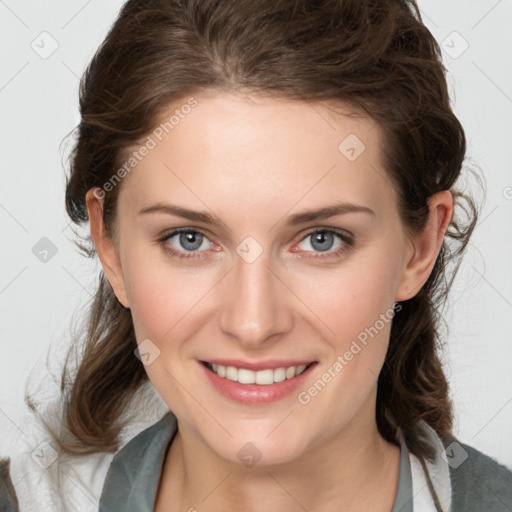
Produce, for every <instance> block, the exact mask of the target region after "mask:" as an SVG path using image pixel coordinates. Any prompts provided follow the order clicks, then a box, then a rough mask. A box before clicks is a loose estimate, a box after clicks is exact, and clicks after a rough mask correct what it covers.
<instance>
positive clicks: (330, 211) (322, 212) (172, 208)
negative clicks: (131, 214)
mask: <svg viewBox="0 0 512 512" xmlns="http://www.w3.org/2000/svg"><path fill="white" fill-rule="evenodd" d="M354 212H362V213H369V214H370V215H375V212H374V211H373V210H371V209H370V208H368V207H366V206H362V205H357V204H352V203H336V204H334V205H331V206H325V207H323V208H319V209H316V210H307V211H304V212H301V213H295V214H293V215H291V216H290V217H288V220H287V224H288V225H290V226H296V225H299V224H304V223H306V222H311V221H316V220H322V219H327V218H329V217H335V216H336V215H342V214H344V213H354ZM146 213H166V214H169V215H175V216H177V217H183V218H184V219H188V220H192V221H196V222H203V223H204V224H210V225H215V224H223V223H222V222H221V221H220V220H219V219H218V218H216V217H214V216H212V215H210V214H209V213H207V212H197V211H194V210H189V209H187V208H184V207H182V206H177V205H173V204H168V203H162V202H159V203H155V204H153V205H151V206H146V207H145V208H142V210H140V212H139V215H141V214H146Z"/></svg>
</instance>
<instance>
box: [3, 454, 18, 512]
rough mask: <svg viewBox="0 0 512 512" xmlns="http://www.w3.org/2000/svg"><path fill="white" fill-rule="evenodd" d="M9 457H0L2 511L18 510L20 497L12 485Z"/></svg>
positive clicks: (14, 511) (15, 511)
mask: <svg viewBox="0 0 512 512" xmlns="http://www.w3.org/2000/svg"><path fill="white" fill-rule="evenodd" d="M10 464H11V460H10V459H9V458H6V459H0V512H18V511H19V508H18V498H17V496H16V492H15V491H14V486H13V485H12V481H11V475H10V471H9V466H10Z"/></svg>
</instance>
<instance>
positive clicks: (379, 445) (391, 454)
mask: <svg viewBox="0 0 512 512" xmlns="http://www.w3.org/2000/svg"><path fill="white" fill-rule="evenodd" d="M366 409H367V411H366V412H367V413H369V414H371V415H373V421H369V418H368V415H369V414H359V415H358V417H357V418H355V419H354V420H353V421H352V422H351V423H350V424H349V425H347V426H346V427H345V428H343V429H342V430H341V431H340V432H339V433H338V434H337V435H335V436H334V437H333V438H331V439H329V440H328V441H327V442H325V443H323V444H321V445H318V446H315V447H314V448H313V449H310V450H308V451H306V452H304V453H302V454H301V455H300V456H299V457H297V458H295V459H294V460H293V461H290V462H287V463H284V464H279V465H266V466H263V465H259V464H256V465H254V466H252V467H245V466H243V465H241V464H235V463H232V462H230V461H226V460H225V459H223V458H221V457H219V456H218V455H217V454H216V453H215V452H213V451H212V450H211V449H209V447H208V446H207V445H205V444H204V443H202V442H201V440H199V439H198V438H197V436H196V435H195V434H194V433H192V432H190V431H188V430H186V429H181V428H180V429H179V431H178V433H177V434H176V437H175V439H174V440H173V442H172V444H171V446H170V449H169V451H168V453H167V457H166V461H165V464H164V469H163V473H162V478H161V482H160V488H159V492H158V496H157V507H156V508H155V510H156V511H157V512H158V511H159V510H166V511H173V510H191V511H193V510H194V509H196V510H201V512H202V511H208V510H212V511H213V510H247V511H251V512H259V511H263V510H265V511H266V510H273V511H275V512H280V511H283V512H284V511H287V512H288V511H290V510H297V511H303V510H308V512H315V511H320V510H326V508H328V509H331V508H332V509H335V510H343V511H344V512H352V511H356V510H373V511H376V512H379V511H382V512H389V511H391V509H392V507H393V503H394V500H395V494H396V488H397V485H398V471H399V464H400V448H399V447H398V446H395V445H392V444H390V443H388V442H387V441H385V440H384V439H383V438H382V437H381V435H380V434H379V432H378V429H377V425H376V422H375V412H374V411H375V401H374V400H373V401H372V402H371V403H370V404H368V407H366ZM361 412H362V413H364V411H361ZM370 419H371V416H370Z"/></svg>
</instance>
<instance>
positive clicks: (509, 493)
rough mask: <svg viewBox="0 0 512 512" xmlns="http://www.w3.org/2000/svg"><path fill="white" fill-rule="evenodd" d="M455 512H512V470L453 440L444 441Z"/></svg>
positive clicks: (453, 438) (449, 438)
mask: <svg viewBox="0 0 512 512" xmlns="http://www.w3.org/2000/svg"><path fill="white" fill-rule="evenodd" d="M443 444H444V446H445V456H446V459H445V460H446V461H447V462H448V465H449V466H450V481H451V485H452V503H453V510H454V511H455V512H457V511H459V510H461V511H464V512H473V511H475V512H476V511H478V512H479V511H481V510H486V511H487V512H510V510H512V470H511V468H508V467H506V466H504V465H502V464H500V463H499V462H498V461H496V460H495V459H493V458H491V457H489V456H488V455H485V454H484V453H482V452H480V451H478V450H476V449H475V448H473V447H471V446H469V445H467V444H464V443H461V442H460V441H459V440H458V439H456V438H455V437H453V436H447V437H445V438H444V439H443Z"/></svg>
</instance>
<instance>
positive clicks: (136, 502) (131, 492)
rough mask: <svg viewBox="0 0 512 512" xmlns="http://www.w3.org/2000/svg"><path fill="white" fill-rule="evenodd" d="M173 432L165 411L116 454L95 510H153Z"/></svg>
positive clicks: (175, 428)
mask: <svg viewBox="0 0 512 512" xmlns="http://www.w3.org/2000/svg"><path fill="white" fill-rule="evenodd" d="M177 431H178V424H177V422H176V417H175V416H174V414H172V413H171V412H168V413H167V414H165V416H164V417H163V418H162V419H160V420H159V421H157V422H156V423H155V424H154V425H151V426H150V427H148V428H146V429H145V430H143V431H142V432H140V433H139V434H138V435H136V436H135V437H134V438H133V439H131V440H130V441H129V442H128V443H127V444H126V445H125V446H124V447H123V448H122V449H121V450H119V451H118V452H117V453H116V455H115V456H114V458H113V459H112V462H111V463H110V467H109V470H108V473H107V476H106V478H105V483H104V484H103V490H102V492H101V497H100V502H99V511H98V512H119V511H120V510H122V511H123V512H153V510H154V506H155V499H156V492H157V490H158V483H159V481H160V474H161V473H162V467H163V463H164V457H165V454H166V452H167V447H168V445H169V444H170V443H171V442H172V440H173V439H174V436H175V435H176V432H177Z"/></svg>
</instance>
